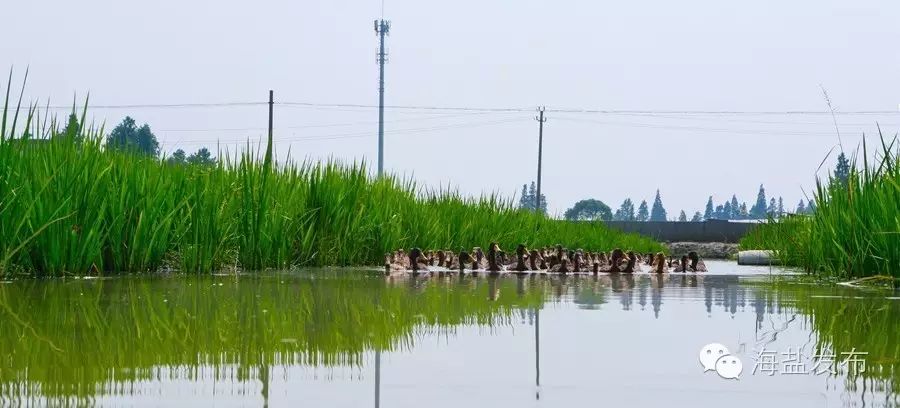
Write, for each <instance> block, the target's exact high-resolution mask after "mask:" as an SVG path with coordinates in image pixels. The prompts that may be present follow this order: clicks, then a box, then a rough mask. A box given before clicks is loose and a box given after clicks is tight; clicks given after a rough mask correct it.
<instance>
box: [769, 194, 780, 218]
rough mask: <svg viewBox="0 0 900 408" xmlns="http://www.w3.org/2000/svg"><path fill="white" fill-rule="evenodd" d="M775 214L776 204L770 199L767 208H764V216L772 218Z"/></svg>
mask: <svg viewBox="0 0 900 408" xmlns="http://www.w3.org/2000/svg"><path fill="white" fill-rule="evenodd" d="M776 212H778V204H777V203H776V202H775V197H772V198H771V199H770V200H769V206H768V207H766V215H768V216H771V217H774V216H775V213H776Z"/></svg>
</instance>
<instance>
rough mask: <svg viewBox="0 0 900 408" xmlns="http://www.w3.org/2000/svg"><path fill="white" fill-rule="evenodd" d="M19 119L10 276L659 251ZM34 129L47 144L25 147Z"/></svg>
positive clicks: (10, 167)
mask: <svg viewBox="0 0 900 408" xmlns="http://www.w3.org/2000/svg"><path fill="white" fill-rule="evenodd" d="M6 113H7V110H4V116H6ZM9 116H10V117H12V116H13V115H12V113H10V115H9ZM19 120H20V127H21V123H26V126H25V129H24V130H23V132H20V133H18V134H16V133H15V132H16V131H15V130H14V129H7V127H6V126H4V129H3V132H4V133H3V134H4V137H3V138H2V139H0V275H3V274H7V275H10V274H25V275H36V276H46V275H51V276H59V275H65V274H85V273H90V274H105V273H118V272H145V271H156V270H158V269H160V268H163V267H171V268H172V269H176V270H181V271H185V272H210V271H216V270H222V269H229V268H234V267H239V268H242V269H246V270H259V269H263V268H287V267H292V266H321V265H364V264H369V265H377V264H380V263H381V262H382V259H383V254H384V253H385V252H386V251H389V250H393V249H396V248H400V247H406V248H409V247H412V246H419V247H423V248H451V249H453V250H459V249H460V248H461V247H468V248H471V247H472V246H476V245H477V246H485V245H487V243H488V242H490V241H498V242H499V243H500V244H501V246H504V247H508V248H512V247H514V246H515V244H517V243H520V242H524V243H526V244H527V245H530V246H539V245H549V244H555V243H563V244H565V245H568V246H570V247H583V248H585V249H607V250H608V249H611V248H613V247H623V248H630V249H634V250H639V251H643V252H649V251H657V250H661V249H662V248H661V246H660V245H659V244H657V243H655V242H653V241H652V240H649V239H645V238H641V237H638V236H636V235H626V234H622V233H619V232H616V231H611V230H608V229H606V228H605V227H603V226H601V225H596V224H590V223H572V222H565V221H559V220H554V219H550V218H547V217H545V216H542V215H539V214H535V213H531V212H526V211H520V210H517V209H515V208H514V206H513V205H512V203H511V201H508V200H504V199H502V198H500V197H498V196H489V197H482V198H479V199H471V198H465V197H463V196H461V195H460V194H458V193H455V192H453V191H437V192H435V191H432V192H427V191H425V190H424V189H423V188H422V187H421V186H419V185H417V184H416V183H414V182H412V181H404V180H399V179H397V178H393V177H386V178H382V179H375V178H373V177H371V176H370V175H369V173H368V172H367V170H366V168H365V166H363V165H359V164H354V165H341V164H337V163H331V162H329V163H300V164H298V163H292V162H288V163H279V164H275V165H274V166H266V164H265V162H264V161H263V160H258V158H257V157H256V155H254V154H251V153H243V154H239V155H237V154H236V155H231V156H225V157H220V160H219V162H218V164H217V165H215V166H195V165H172V164H167V163H166V162H165V161H163V160H159V159H155V158H147V157H140V156H137V155H132V154H127V153H123V152H116V151H106V150H104V149H103V148H102V147H101V144H100V140H101V137H102V134H101V133H102V132H100V131H82V133H83V135H82V136H83V137H84V141H83V142H76V141H74V140H72V139H71V138H65V137H59V135H57V134H56V132H55V131H54V129H53V126H49V130H48V129H46V128H42V129H39V131H35V126H34V125H33V123H34V122H35V121H34V120H32V115H31V114H29V115H27V118H26V119H23V118H19ZM4 123H5V121H4ZM29 133H30V134H38V135H41V136H43V137H45V138H46V140H30V141H24V140H22V139H21V136H22V134H29ZM13 136H15V137H13ZM247 150H250V149H247Z"/></svg>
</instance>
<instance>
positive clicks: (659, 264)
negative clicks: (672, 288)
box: [650, 252, 669, 273]
mask: <svg viewBox="0 0 900 408" xmlns="http://www.w3.org/2000/svg"><path fill="white" fill-rule="evenodd" d="M650 271H651V272H655V273H666V272H669V267H668V265H666V256H665V255H663V253H662V252H657V253H656V258H655V260H654V261H653V265H652V266H651V267H650Z"/></svg>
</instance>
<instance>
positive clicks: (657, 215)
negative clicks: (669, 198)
mask: <svg viewBox="0 0 900 408" xmlns="http://www.w3.org/2000/svg"><path fill="white" fill-rule="evenodd" d="M665 220H666V209H665V208H664V207H663V203H662V198H660V197H659V189H656V198H655V199H654V200H653V208H652V209H651V210H650V221H665Z"/></svg>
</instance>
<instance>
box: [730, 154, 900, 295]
mask: <svg viewBox="0 0 900 408" xmlns="http://www.w3.org/2000/svg"><path fill="white" fill-rule="evenodd" d="M861 156H862V158H863V161H862V163H861V164H860V163H856V162H854V163H853V164H852V165H851V171H850V175H849V177H848V179H847V180H846V182H842V181H839V180H829V181H827V182H823V181H820V182H818V183H817V188H816V193H815V201H816V203H817V209H816V212H815V214H814V215H812V216H809V217H803V216H798V217H788V218H785V219H782V220H780V221H777V222H772V223H769V224H766V225H761V226H760V227H758V228H756V229H755V230H754V231H753V232H751V233H750V234H749V235H748V236H747V237H745V238H744V239H743V240H742V241H741V247H742V248H744V249H770V250H774V251H775V252H776V254H777V256H778V257H779V258H781V260H782V261H784V262H785V263H786V264H788V265H796V266H801V267H803V268H805V269H806V270H808V271H811V272H815V273H817V274H820V275H822V276H827V277H836V278H841V279H845V278H861V277H868V276H875V275H887V276H892V277H893V278H895V279H896V278H900V149H898V147H897V139H896V138H894V139H893V140H892V141H890V142H888V141H886V140H885V138H884V137H882V138H881V145H880V146H879V154H878V155H877V156H876V159H875V161H874V163H872V162H870V161H869V159H868V157H869V155H868V152H867V146H866V144H865V143H863V146H862V152H861Z"/></svg>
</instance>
